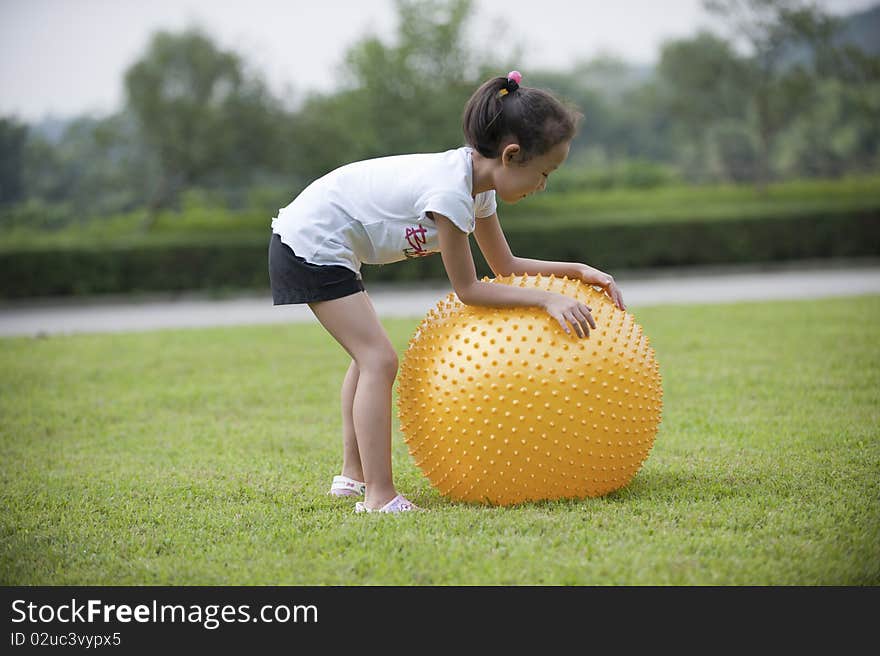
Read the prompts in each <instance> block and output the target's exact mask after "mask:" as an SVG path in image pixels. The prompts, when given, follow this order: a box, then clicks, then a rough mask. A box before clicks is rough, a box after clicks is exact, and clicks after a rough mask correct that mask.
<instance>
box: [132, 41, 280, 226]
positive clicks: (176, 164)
mask: <svg viewBox="0 0 880 656" xmlns="http://www.w3.org/2000/svg"><path fill="white" fill-rule="evenodd" d="M125 87H126V94H127V105H128V108H129V109H130V110H131V112H132V113H133V114H134V115H135V117H136V118H137V120H138V122H139V126H140V130H141V132H142V134H143V135H144V139H145V142H146V144H147V147H148V148H149V149H151V151H152V152H153V153H154V154H155V157H156V160H157V161H158V163H159V169H160V178H159V181H158V188H157V189H156V190H155V191H154V193H153V200H152V203H151V209H152V210H153V212H155V211H156V210H158V209H159V208H161V207H164V206H167V205H169V204H171V203H173V202H174V201H175V200H176V197H177V194H178V192H179V191H180V190H181V189H182V188H184V187H186V186H190V185H217V184H238V185H241V184H244V183H245V182H246V181H247V179H248V178H249V176H250V175H251V174H253V173H254V172H255V171H256V170H257V169H259V168H260V167H264V166H273V165H277V164H278V162H279V161H280V159H279V157H278V151H279V149H278V148H277V147H276V146H277V144H276V143H275V135H276V134H277V130H276V128H277V123H278V122H279V121H280V120H282V112H281V110H280V109H279V108H278V103H277V101H275V100H274V99H273V98H271V96H270V95H269V93H268V92H267V91H266V88H265V85H264V83H263V82H262V80H261V79H260V78H259V77H258V76H257V75H256V74H252V73H248V71H247V70H246V68H245V65H244V62H243V61H242V60H241V58H240V57H239V56H238V55H236V54H235V53H232V52H224V51H221V50H219V49H218V48H217V47H216V46H215V45H214V44H213V43H212V41H211V40H210V39H209V37H207V36H206V35H204V34H203V33H202V32H200V31H199V30H197V29H190V30H187V31H185V32H183V33H182V34H178V35H175V34H170V33H166V32H159V33H157V34H156V35H155V36H154V37H153V39H152V42H151V44H150V46H149V48H148V50H147V53H146V54H145V55H144V57H143V58H142V59H141V60H140V61H138V62H137V63H135V64H134V65H133V66H131V67H130V68H129V69H128V71H127V72H126V74H125Z"/></svg>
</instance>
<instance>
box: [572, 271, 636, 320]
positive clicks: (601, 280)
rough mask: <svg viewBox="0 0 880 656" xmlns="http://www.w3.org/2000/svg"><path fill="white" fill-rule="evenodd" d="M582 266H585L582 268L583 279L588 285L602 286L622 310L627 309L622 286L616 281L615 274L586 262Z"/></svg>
mask: <svg viewBox="0 0 880 656" xmlns="http://www.w3.org/2000/svg"><path fill="white" fill-rule="evenodd" d="M581 266H582V267H583V269H582V270H581V280H583V281H584V282H585V283H587V284H588V285H596V286H598V287H601V288H602V289H604V290H605V293H606V294H608V297H609V298H610V299H611V300H612V301H614V304H615V305H616V306H617V307H619V308H620V309H621V310H626V305H624V303H623V294H621V293H620V288H619V287H618V286H617V283H616V282H614V277H613V276H611V275H610V274H608V273H605V272H604V271H599V269H594V268H593V267H591V266H587V265H586V264H584V265H581Z"/></svg>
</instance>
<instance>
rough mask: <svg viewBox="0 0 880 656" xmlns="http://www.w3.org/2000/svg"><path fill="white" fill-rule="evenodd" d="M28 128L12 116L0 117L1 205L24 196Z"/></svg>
mask: <svg viewBox="0 0 880 656" xmlns="http://www.w3.org/2000/svg"><path fill="white" fill-rule="evenodd" d="M27 137H28V129H27V126H26V125H22V124H21V123H19V122H18V121H16V120H15V119H12V118H0V205H8V204H11V203H15V202H17V201H19V200H21V199H22V198H23V197H24V179H23V177H22V172H23V170H24V148H25V143H26V142H27Z"/></svg>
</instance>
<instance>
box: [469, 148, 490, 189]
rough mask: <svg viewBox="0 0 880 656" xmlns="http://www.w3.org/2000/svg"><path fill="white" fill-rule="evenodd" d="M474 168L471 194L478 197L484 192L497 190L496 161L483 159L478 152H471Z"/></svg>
mask: <svg viewBox="0 0 880 656" xmlns="http://www.w3.org/2000/svg"><path fill="white" fill-rule="evenodd" d="M471 163H472V166H473V188H472V189H471V194H472V195H473V196H476V195H477V194H481V193H483V192H484V191H489V190H490V189H494V188H495V179H494V172H495V160H493V159H488V158H486V157H483V156H482V155H480V153H478V152H477V151H476V150H471Z"/></svg>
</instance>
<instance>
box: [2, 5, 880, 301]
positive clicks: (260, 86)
mask: <svg viewBox="0 0 880 656" xmlns="http://www.w3.org/2000/svg"><path fill="white" fill-rule="evenodd" d="M706 6H707V7H708V8H709V9H711V10H712V11H713V12H714V14H715V15H716V16H717V18H718V24H719V25H720V26H721V29H720V30H719V31H718V32H711V33H710V32H701V33H698V34H694V35H692V36H689V37H687V38H682V39H677V40H671V41H667V42H666V43H665V44H664V45H663V46H662V49H661V52H660V54H659V59H658V61H657V64H656V65H655V66H649V67H639V66H634V65H632V64H630V63H628V62H626V61H623V60H620V59H615V58H613V57H609V56H604V57H598V58H595V59H592V60H589V61H582V62H578V63H575V64H574V65H573V66H572V67H571V69H570V70H529V71H526V73H527V83H528V84H529V85H532V86H538V87H545V88H549V89H551V90H553V91H554V92H556V93H557V94H558V95H559V96H561V97H562V98H563V99H565V100H566V101H567V102H570V103H572V104H574V105H576V106H577V107H578V108H579V109H580V110H581V111H582V112H583V113H584V114H585V116H586V119H585V121H584V123H583V126H582V129H581V131H580V133H579V134H578V136H577V138H576V140H575V142H574V144H573V148H572V151H571V155H570V157H569V161H568V163H567V164H566V166H565V167H563V169H562V170H561V171H559V172H558V173H557V174H555V175H554V177H553V179H552V180H551V185H550V191H551V192H554V193H550V194H548V195H546V196H544V197H543V198H542V199H541V201H540V202H537V203H536V202H531V203H529V204H528V205H529V206H528V207H527V208H520V207H518V206H517V207H505V208H504V209H503V213H504V216H505V220H506V221H507V220H508V219H511V220H513V221H514V224H516V220H517V218H518V217H519V216H520V214H521V213H522V211H524V210H528V211H530V212H531V213H532V214H533V217H534V219H533V220H535V221H542V222H545V221H546V220H547V219H551V218H552V219H560V218H561V219H562V220H563V221H564V223H565V226H564V227H565V228H566V229H570V228H572V227H575V228H578V229H584V230H587V229H589V227H590V226H591V225H593V224H594V223H595V222H596V218H597V217H596V215H595V212H594V210H595V207H596V206H597V205H598V206H602V205H603V204H604V205H610V204H611V203H612V202H613V201H614V200H615V199H616V200H621V196H620V195H619V192H621V190H626V191H624V193H625V194H629V193H630V190H631V192H632V196H631V197H630V196H624V197H623V200H622V204H620V205H618V206H617V210H619V211H617V213H616V219H617V220H619V221H623V222H625V223H632V222H633V221H634V220H635V221H637V222H638V221H640V220H641V219H638V217H639V216H644V215H645V214H646V213H651V212H652V211H654V210H655V209H657V208H656V206H655V205H654V202H655V199H656V197H654V196H652V195H651V194H649V193H645V194H643V195H641V196H639V195H638V194H639V192H649V191H651V190H657V189H674V190H679V189H683V188H685V187H687V186H694V185H699V186H700V188H704V189H708V190H717V189H719V185H722V186H724V185H746V186H749V187H751V188H752V189H754V190H755V193H756V194H758V196H762V197H764V198H770V197H771V196H772V192H771V190H772V189H773V188H774V185H778V184H779V183H785V182H788V181H794V180H812V181H814V184H815V185H816V186H815V188H812V189H811V188H810V186H809V185H803V184H800V183H798V184H799V185H800V186H799V188H800V189H801V190H802V193H803V201H804V202H803V204H802V205H803V207H804V210H805V211H806V212H807V214H809V215H810V216H815V215H816V213H817V212H823V211H824V206H817V205H816V204H815V199H816V197H817V195H820V194H821V193H822V190H823V189H827V186H824V183H821V182H819V181H820V180H841V181H842V183H841V184H842V185H843V187H846V186H847V185H848V184H849V183H848V182H847V180H849V179H852V180H855V181H857V182H856V187H859V185H861V187H859V188H860V189H862V191H858V192H856V193H858V194H864V191H863V189H864V187H865V186H866V185H864V184H863V183H861V182H858V181H865V180H868V181H872V183H873V182H875V181H876V176H877V172H878V169H880V121H877V116H880V45H878V44H880V41H877V39H876V38H875V37H876V34H877V33H878V30H880V5H878V6H877V7H875V8H874V9H871V10H869V11H865V12H861V13H858V14H853V15H850V16H845V17H832V16H830V15H828V14H826V13H823V12H822V11H821V10H819V9H817V8H816V7H815V6H814V5H812V4H810V3H808V2H807V1H806V0H706ZM397 9H398V18H399V20H398V28H397V33H396V36H395V37H394V38H393V39H391V40H390V41H387V42H386V41H383V40H381V39H380V38H378V37H376V36H366V37H364V38H363V39H361V40H360V41H358V42H356V43H353V44H352V45H351V46H350V47H349V49H348V50H347V53H346V55H345V59H344V66H343V69H342V73H341V75H340V77H339V79H338V80H337V86H336V88H335V90H334V91H332V92H329V93H314V94H311V95H309V96H307V97H305V98H304V99H303V100H302V102H301V103H300V104H299V105H298V106H296V107H293V108H291V107H288V106H286V105H285V103H284V102H283V101H282V100H281V99H280V98H277V97H275V96H273V94H272V92H271V91H270V90H269V89H268V88H267V85H266V84H265V82H264V81H263V77H262V75H261V72H260V71H259V70H256V69H255V68H253V67H252V66H251V65H250V64H249V63H248V62H247V61H246V60H245V59H244V58H243V57H242V56H241V55H239V54H238V53H235V52H232V51H226V50H223V49H221V48H220V47H218V46H217V45H216V44H215V43H214V42H213V40H212V39H211V37H210V35H209V34H207V33H205V32H204V31H202V30H200V29H198V28H191V29H188V30H186V31H183V32H179V33H169V32H159V33H156V34H155V35H154V37H153V39H152V41H151V43H150V45H149V47H148V48H147V50H146V51H145V52H144V53H143V54H142V56H141V57H140V58H139V59H138V60H137V61H136V62H134V63H133V64H132V66H131V67H130V68H129V69H128V70H127V72H126V73H125V76H124V79H123V80H122V83H123V84H124V87H125V97H126V101H125V105H124V107H122V108H121V109H120V110H119V111H118V112H117V113H114V114H112V115H109V116H104V117H95V116H81V117H77V118H74V119H71V120H64V121H57V120H46V121H43V122H41V123H38V124H34V125H27V124H24V123H22V122H20V121H18V120H17V119H16V118H15V117H0V254H8V253H9V252H10V251H12V250H14V249H16V248H19V246H21V245H22V244H27V245H28V248H29V249H30V250H31V251H33V250H34V248H35V247H36V245H42V246H43V250H44V251H45V252H44V255H45V257H47V258H48V259H49V261H50V262H51V261H54V260H53V258H54V257H55V256H54V254H53V253H54V249H55V248H56V245H57V244H58V243H59V242H64V243H65V244H66V245H67V247H70V246H72V245H73V244H74V243H75V242H79V243H80V244H81V245H85V246H87V247H89V248H96V247H98V246H99V244H100V243H102V242H106V240H102V239H101V237H102V236H113V235H116V236H117V237H120V236H121V232H124V238H122V240H121V242H124V243H128V244H131V243H133V241H136V240H138V239H140V240H141V242H142V243H141V244H140V247H145V246H149V245H155V243H156V242H157V240H158V241H162V240H163V239H164V238H163V237H162V234H163V233H164V232H165V231H167V229H168V223H169V222H172V223H173V222H177V223H179V224H180V225H181V226H182V227H183V229H184V231H186V226H187V225H192V224H193V223H196V224H198V225H199V226H200V231H201V232H200V234H201V236H202V237H204V236H205V235H208V234H214V233H221V234H222V235H223V236H225V237H226V238H230V237H231V236H232V233H231V232H230V230H229V227H230V225H238V226H241V225H243V224H245V223H247V224H248V225H250V226H251V227H252V228H253V227H255V226H256V225H257V223H258V225H259V228H258V229H255V230H250V231H249V232H248V234H249V239H251V241H252V242H254V240H255V239H258V238H261V237H262V235H263V233H265V231H267V230H268V225H269V220H270V218H271V217H272V216H274V215H275V213H276V212H277V210H278V209H279V208H280V207H283V206H285V205H287V204H288V203H289V202H290V201H291V200H292V199H293V198H294V197H295V195H296V194H297V193H298V192H299V191H300V190H301V189H302V188H303V187H304V186H305V185H306V184H308V183H309V182H310V181H311V180H313V179H314V178H316V177H318V176H320V175H323V174H324V173H326V172H327V171H329V170H332V169H333V168H335V167H337V166H339V165H341V164H344V163H347V162H350V161H354V160H358V159H364V158H370V157H379V156H384V155H391V154H397V153H405V152H428V151H440V150H445V149H448V148H454V147H457V146H458V145H460V144H461V142H462V135H461V129H460V116H461V111H462V108H463V106H464V104H465V102H466V100H467V98H468V97H469V95H470V94H471V92H472V91H473V89H475V88H476V86H477V85H478V84H479V83H480V82H481V81H483V80H484V79H486V78H487V77H490V76H492V75H497V74H499V72H502V73H503V72H505V71H507V70H508V69H510V68H513V67H514V66H516V64H515V62H517V61H518V56H517V54H516V52H515V51H510V52H503V51H499V50H497V48H496V49H495V50H493V51H492V52H488V51H487V50H484V49H483V47H482V46H481V45H479V44H474V43H472V42H471V40H470V39H469V37H468V34H469V31H468V27H469V21H470V20H471V18H472V15H473V11H472V10H473V6H472V0H397ZM495 45H496V44H493V46H495ZM590 193H593V194H594V195H593V196H592V197H591V198H589V199H587V200H586V202H585V198H586V196H585V195H589V194H590ZM675 193H679V192H675ZM695 193H696V197H701V198H703V200H698V201H696V207H699V208H700V209H701V211H702V212H703V216H701V217H695V216H693V212H692V211H691V209H692V207H691V205H690V204H691V203H692V202H694V198H695V196H688V195H687V194H682V193H680V194H679V202H678V206H677V208H675V209H674V210H672V212H673V214H674V213H679V214H681V215H682V216H674V215H671V214H670V212H669V208H664V209H663V211H661V212H660V214H659V215H658V216H661V215H662V217H664V220H666V221H677V220H683V218H684V215H688V216H689V219H688V220H693V219H704V218H707V217H711V216H713V215H717V214H719V213H721V214H725V213H726V214H729V213H730V212H729V211H728V210H727V209H724V207H720V208H719V206H717V203H721V205H722V206H723V205H724V200H723V193H722V194H721V197H719V199H718V200H712V201H707V200H705V198H706V197H705V196H700V192H695ZM604 197H607V198H609V199H611V200H610V201H609V202H606V201H605V200H603V198H604ZM544 199H546V202H545V200H544ZM633 199H636V200H635V202H630V201H632V200H633ZM851 201H853V202H855V200H854V199H851ZM875 201H876V198H875V195H873V196H872V195H871V194H868V195H863V196H862V201H861V202H857V203H855V204H857V205H859V207H860V209H874V210H878V209H880V204H878V203H876V202H875ZM751 202H752V201H751V200H749V201H748V202H747V204H749V203H751ZM771 204H772V203H771ZM820 205H821V204H820ZM611 214H614V212H611ZM602 216H603V215H601V214H600V217H599V219H600V220H601V217H602ZM604 216H605V217H606V218H607V216H609V214H608V213H607V212H606V214H605V215H604ZM774 216H775V214H774V212H772V211H770V212H769V213H768V214H766V218H767V219H768V220H769V219H772V218H774ZM254 217H256V219H257V223H254ZM655 218H656V217H655ZM850 218H851V217H850ZM877 224H878V219H877V212H874V214H873V215H872V218H871V219H870V220H869V221H868V224H866V225H867V226H868V228H869V230H868V232H864V233H857V234H855V235H853V238H854V240H855V241H862V242H866V243H868V244H869V245H871V247H870V248H869V249H868V250H869V252H870V254H874V255H876V254H878V253H880V246H878V244H877V241H876V240H874V241H871V240H872V239H874V237H873V234H874V233H875V232H876V230H877ZM122 225H125V226H126V227H125V230H124V231H121V230H120V226H122ZM792 225H794V224H792ZM848 225H849V224H847V226H848ZM847 226H844V225H843V224H841V228H842V229H848V227H847ZM519 227H521V226H519ZM832 229H833V226H832ZM257 230H258V231H259V232H257ZM255 235H256V236H255ZM795 236H796V237H797V235H795ZM154 237H156V238H154ZM729 237H730V239H733V240H736V239H737V236H736V235H730V236H729ZM640 238H641V239H646V238H648V237H646V236H645V235H642V236H641V237H640ZM663 239H664V240H668V239H669V235H666V236H665V237H664V238H663ZM166 241H167V240H166ZM178 241H179V240H178ZM209 241H211V239H209ZM214 241H216V239H214ZM227 241H229V239H227ZM539 241H540V240H539ZM820 241H821V240H820ZM121 242H120V240H119V239H117V240H116V241H115V242H114V247H115V248H117V249H118V248H120V247H121V246H122V245H123V243H121ZM527 243H532V242H527ZM603 243H606V245H610V244H611V242H603ZM817 243H819V242H817ZM823 243H824V242H823ZM240 245H241V244H240ZM816 248H818V250H816ZM816 248H814V249H813V250H809V249H807V250H804V251H803V254H804V255H805V256H808V257H817V256H819V257H821V256H825V255H832V254H834V253H832V252H831V251H829V250H828V249H826V251H823V250H822V248H824V246H822V245H821V243H820V244H819V246H817V247H816ZM872 249H873V250H872ZM722 250H724V249H722ZM862 250H864V249H862ZM153 252H156V253H158V250H157V249H155V248H154V249H153ZM719 252H720V251H719ZM706 253H707V254H709V255H711V253H712V251H711V250H709V251H706ZM546 255H547V254H545V256H546ZM549 256H550V257H552V256H553V254H552V253H551V254H550V255H549ZM22 257H24V256H22ZM122 257H124V256H122ZM231 257H232V260H235V259H236V258H237V257H238V256H231ZM261 257H262V256H261ZM163 258H165V261H167V260H168V258H169V256H168V255H167V254H163ZM171 259H172V260H173V259H174V258H173V257H171ZM631 259H632V258H631ZM673 259H674V260H675V261H676V262H678V263H685V264H686V263H688V262H687V261H681V260H679V259H676V258H673ZM13 261H14V262H18V261H19V260H15V258H12V259H9V258H7V257H6V256H5V255H4V256H3V257H0V272H2V273H3V274H4V277H5V278H7V280H9V281H11V280H12V279H15V278H17V279H21V278H22V276H23V275H30V274H25V273H23V272H22V271H20V270H16V269H10V267H11V266H13ZM721 261H727V260H726V259H724V257H722V258H721ZM632 263H633V264H640V263H641V264H646V265H650V264H651V261H650V260H645V259H644V258H641V259H640V258H639V257H638V256H637V255H636V256H635V259H633V260H632ZM655 263H656V262H655ZM691 263H692V262H691ZM15 266H18V265H17V264H15ZM77 266H78V267H83V266H84V267H86V268H88V269H89V270H90V271H91V272H92V273H95V275H97V273H99V272H100V270H101V268H102V267H105V266H106V265H104V264H101V263H99V262H96V261H94V260H93V259H86V260H81V261H80V264H79V265H77ZM114 268H115V267H114ZM428 268H429V269H430V268H431V267H428ZM435 268H436V267H435ZM432 270H433V269H432ZM56 273H57V274H58V276H59V277H66V276H68V275H74V274H70V273H68V272H66V271H56ZM92 277H94V276H92ZM417 277H418V276H417ZM116 278H117V279H119V276H118V275H117V276H116ZM244 282H245V281H244V280H242V281H240V283H244ZM10 284H11V283H10ZM8 286H9V285H7V287H8ZM106 286H107V285H98V287H100V288H103V287H106ZM56 287H57V285H56ZM62 287H65V286H64V285H62ZM79 287H80V288H83V289H88V288H94V284H92V283H89V284H88V285H85V286H83V285H79ZM110 287H111V288H114V289H115V287H114V286H113V285H110ZM66 288H68V289H76V288H78V281H77V280H71V281H69V282H68V284H66ZM28 293H36V288H35V287H34V286H33V285H30V286H29V287H28V286H25V287H22V288H21V289H19V290H18V294H17V295H23V294H28Z"/></svg>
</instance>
